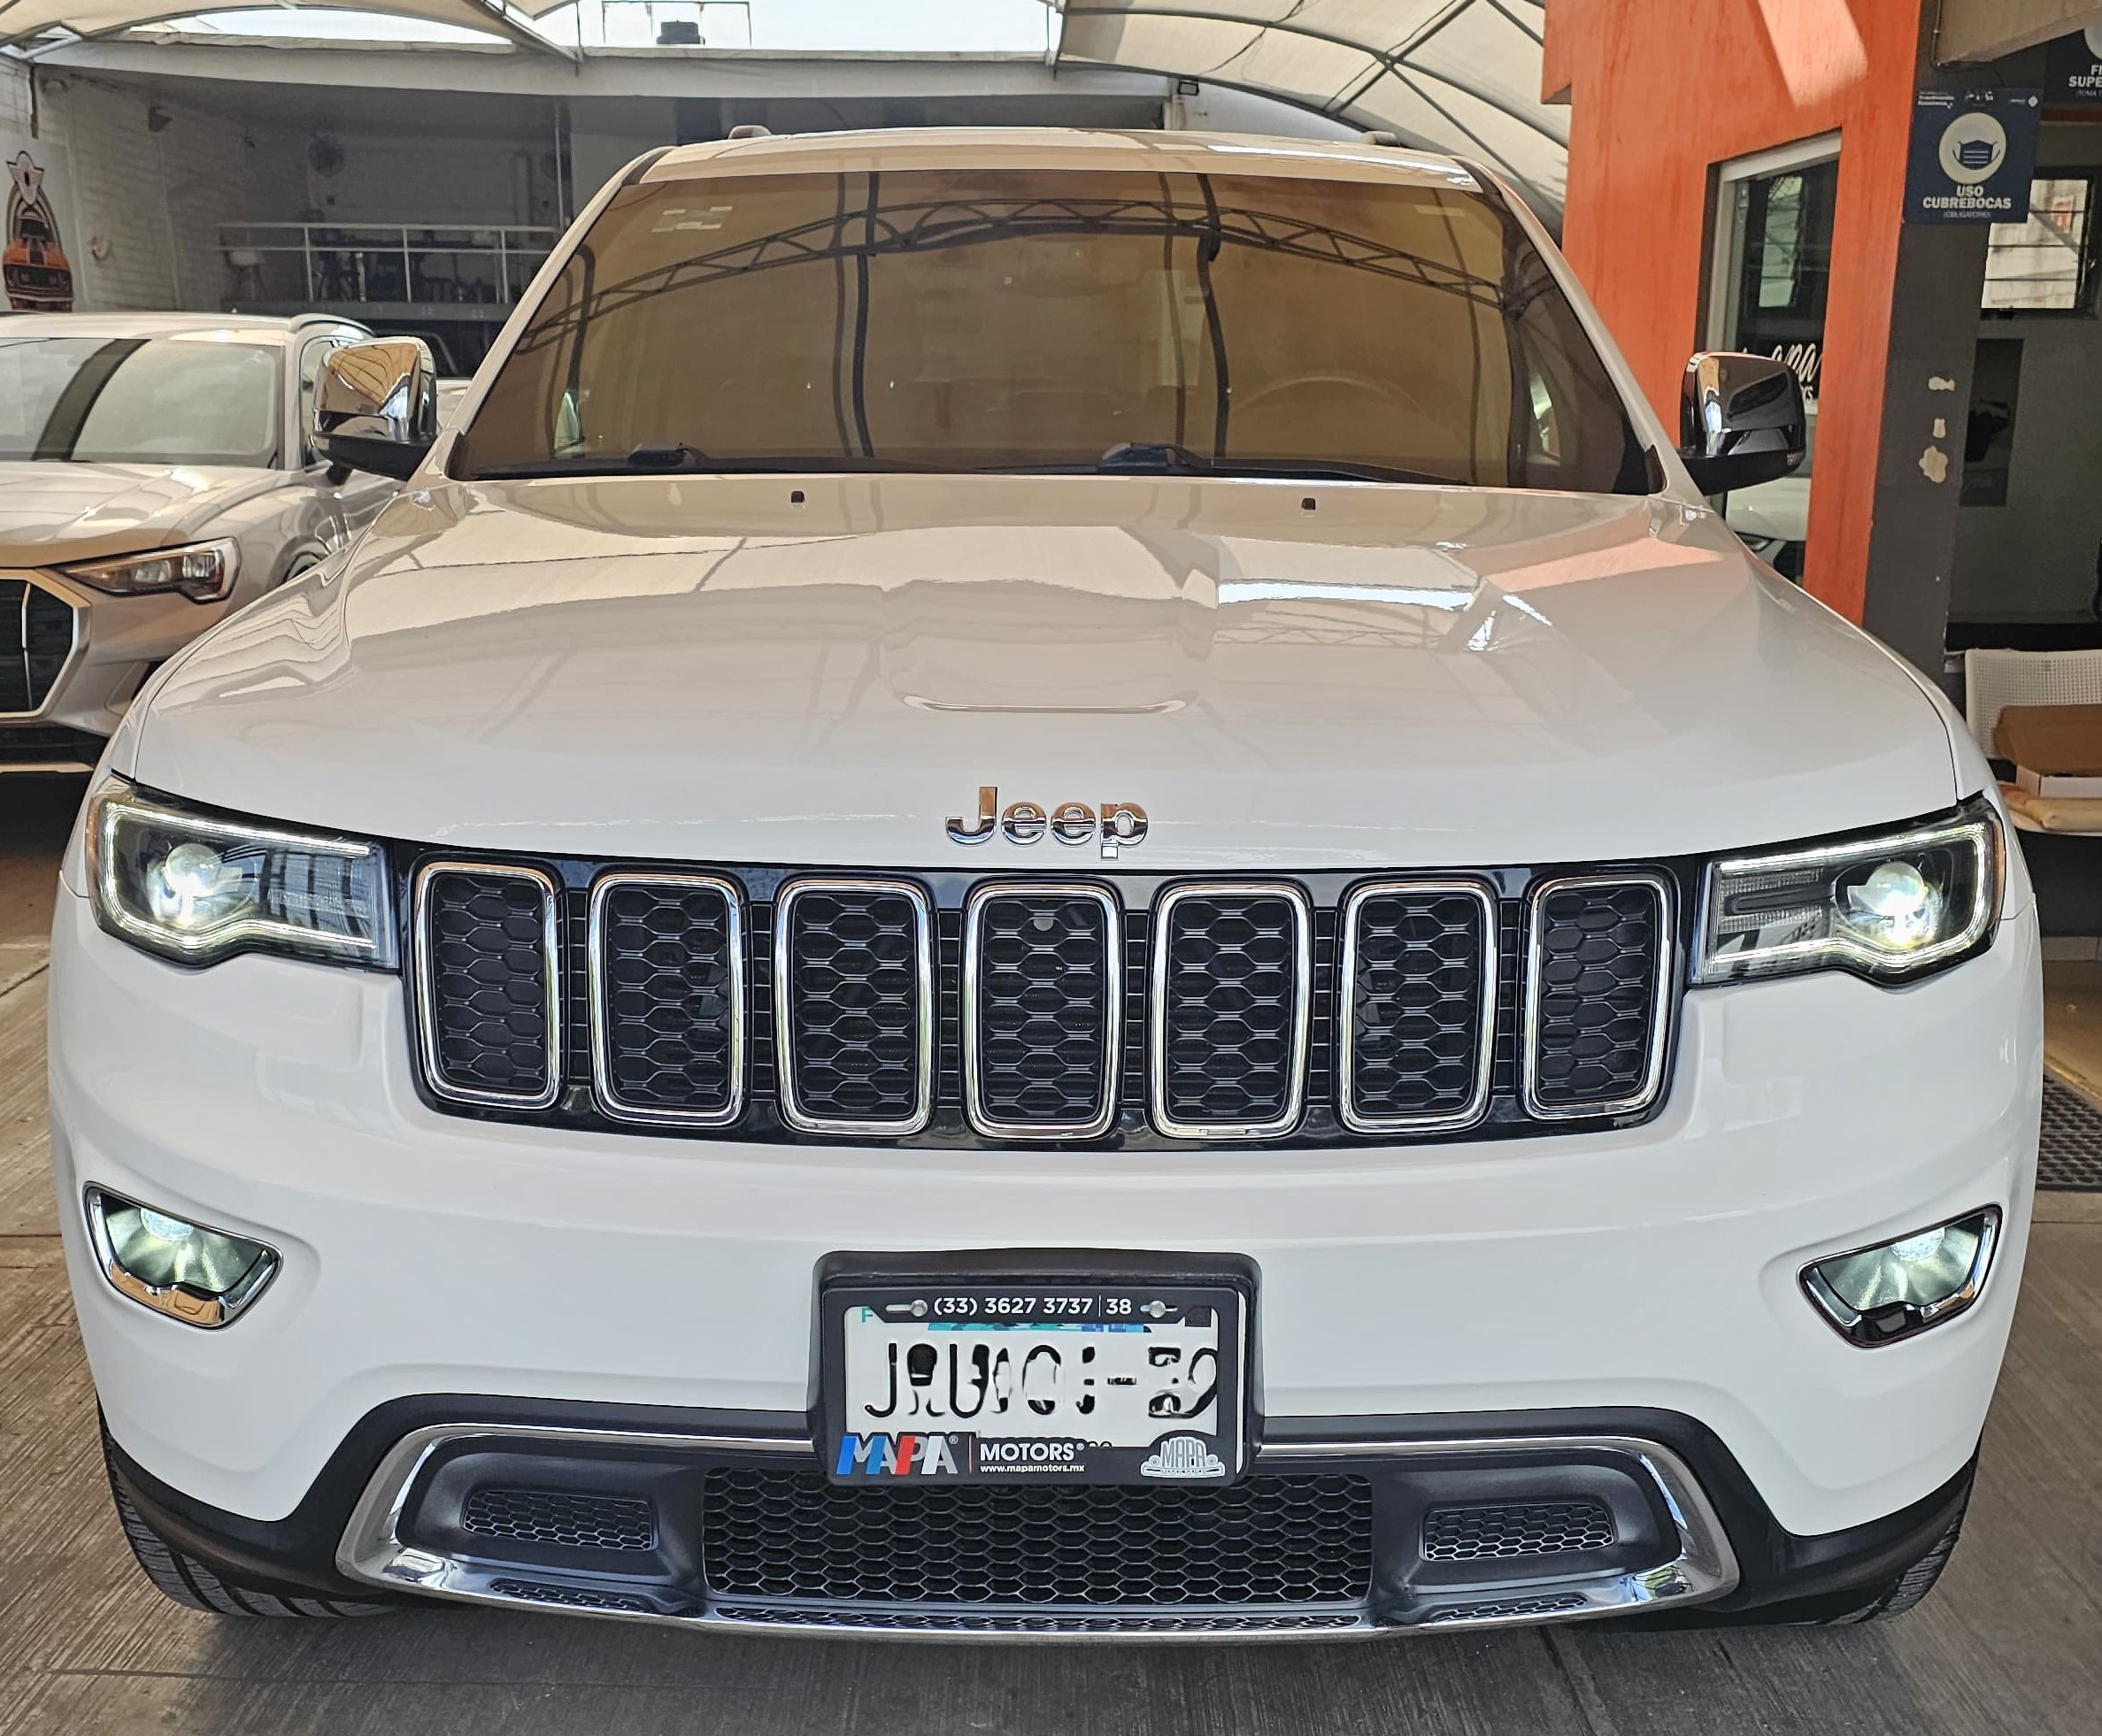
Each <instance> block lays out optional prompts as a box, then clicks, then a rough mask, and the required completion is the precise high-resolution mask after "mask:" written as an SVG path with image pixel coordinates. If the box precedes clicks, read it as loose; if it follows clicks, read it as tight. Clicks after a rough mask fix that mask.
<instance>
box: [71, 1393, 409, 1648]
mask: <svg viewBox="0 0 2102 1736" xmlns="http://www.w3.org/2000/svg"><path fill="white" fill-rule="evenodd" d="M102 1457H103V1467H104V1470H105V1471H107V1472H108V1473H109V1479H110V1499H111V1501H112V1502H114V1503H115V1505H116V1509H117V1523H118V1524H119V1525H122V1526H123V1527H124V1540H125V1541H126V1542H127V1543H128V1544H130V1545H131V1552H132V1555H133V1557H134V1558H135V1560H136V1561H137V1562H138V1563H139V1569H140V1571H142V1573H144V1574H145V1576H146V1577H147V1578H148V1579H150V1580H152V1581H153V1584H154V1587H155V1589H156V1590H158V1592H159V1593H160V1594H161V1595H162V1596H164V1597H166V1598H167V1599H169V1600H170V1601H171V1602H175V1603H180V1604H181V1605H182V1607H183V1608H184V1609H201V1610H204V1612H205V1613H207V1614H209V1615H214V1616H235V1617H264V1618H268V1619H285V1620H312V1619H322V1620H326V1619H331V1618H334V1617H344V1616H377V1615H383V1614H385V1613H386V1611H387V1609H388V1608H389V1606H388V1605H387V1604H384V1603H380V1602H368V1601H367V1600H366V1599H364V1598H356V1597H314V1596H288V1595H285V1594H282V1593H280V1592H270V1591H265V1590H263V1589H261V1588H260V1587H259V1586H249V1585H243V1584H242V1583H241V1582H240V1581H238V1580H236V1579H229V1578H228V1577H227V1575H225V1574H223V1573H220V1572H219V1571H216V1570H215V1569H213V1568H211V1567H208V1566H206V1565H205V1564H204V1563H203V1562H201V1561H199V1560H198V1559H197V1558H196V1556H195V1555H187V1554H185V1553H184V1552H183V1551H182V1550H181V1549H180V1548H177V1547H176V1546H175V1545H174V1544H173V1543H171V1542H169V1541H168V1540H167V1539H166V1538H165V1537H163V1536H162V1535H161V1534H160V1533H159V1532H157V1531H156V1530H154V1529H153V1527H152V1526H151V1525H148V1524H147V1523H146V1520H145V1518H144V1517H143V1516H142V1514H141V1513H140V1511H139V1509H137V1508H136V1507H135V1506H134V1505H133V1504H132V1500H131V1497H130V1496H129V1495H127V1494H125V1492H124V1485H123V1483H122V1482H121V1481H119V1479H118V1476H117V1460H116V1446H115V1443H114V1442H113V1441H112V1440H111V1439H110V1432H109V1430H108V1429H107V1428H106V1427H105V1428H104V1430H103V1432H102Z"/></svg>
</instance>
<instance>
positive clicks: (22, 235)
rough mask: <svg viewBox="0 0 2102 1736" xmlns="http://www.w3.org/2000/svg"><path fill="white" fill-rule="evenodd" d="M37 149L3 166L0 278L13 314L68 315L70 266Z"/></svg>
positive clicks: (15, 153) (23, 151)
mask: <svg viewBox="0 0 2102 1736" xmlns="http://www.w3.org/2000/svg"><path fill="white" fill-rule="evenodd" d="M40 154H41V153H39V152H37V150H36V149H35V146H29V147H26V148H23V149H19V150H14V151H13V152H12V154H11V155H10V156H9V157H8V163H7V228H6V246H5V251H4V255H0V280H4V285H5V288H6V291H7V304H8V306H9V307H11V308H12V309H13V310H14V311H16V312H17V313H70V312H71V311H73V266H72V265H71V264H70V263H69V262H68V261H67V259H66V257H65V241H64V239H63V238H62V237H61V236H60V234H59V233H58V212H57V211H56V209H55V203H54V201H53V199H52V197H51V196H50V194H49V193H47V192H46V191H45V188H44V176H45V165H44V164H43V163H41V162H39V161H38V156H39V155H40Z"/></svg>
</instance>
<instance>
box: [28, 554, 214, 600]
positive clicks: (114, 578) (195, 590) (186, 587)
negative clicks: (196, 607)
mask: <svg viewBox="0 0 2102 1736" xmlns="http://www.w3.org/2000/svg"><path fill="white" fill-rule="evenodd" d="M64 572H65V576H66V577H67V578H68V579H78V580H80V581H81V583H82V584H83V585H92V586H94V588H96V590H98V591H111V592H113V593H115V594H116V595H119V596H136V595H141V594H142V593H144V592H148V591H180V592H181V593H182V595H184V596H186V597H188V598H189V600H190V601H191V602H192V603H217V602H218V601H219V599H220V598H221V597H223V596H225V595H227V592H229V591H231V590H232V589H233V588H234V580H235V578H236V577H237V576H238V575H239V573H240V572H241V549H240V546H239V545H238V544H237V543H235V542H233V541H232V540H231V539H230V538H226V539H221V540H220V541H219V542H191V543H188V544H186V545H185V546H183V547H182V548H180V549H150V550H149V551H148V552H147V553H145V554H142V555H127V556H126V557H124V558H123V559H122V560H115V561H89V562H87V563H86V564H84V565H80V566H69V567H66V568H65V569H64Z"/></svg>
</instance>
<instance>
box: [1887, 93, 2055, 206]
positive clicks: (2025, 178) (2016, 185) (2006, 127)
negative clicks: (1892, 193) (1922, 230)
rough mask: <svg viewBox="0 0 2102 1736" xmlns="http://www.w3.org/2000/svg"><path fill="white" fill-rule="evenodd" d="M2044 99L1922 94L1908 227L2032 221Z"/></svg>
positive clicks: (1916, 113)
mask: <svg viewBox="0 0 2102 1736" xmlns="http://www.w3.org/2000/svg"><path fill="white" fill-rule="evenodd" d="M2043 118H2044V98H2043V93H2042V92H2041V91H2038V90H2035V89H2025V90H2008V89H1988V90H1972V89H1967V88H1963V87H1961V86H1958V85H1930V86H1927V87H1924V88H1921V90H1920V91H1919V93H1918V95H1917V96H1915V97H1914V99H1913V135H1912V149H1911V152H1910V154H1909V156H1908V157H1907V158H1906V169H1905V220H1906V222H1907V223H2020V222H2021V221H2023V220H2024V219H2026V218H2027V217H2028V216H2029V181H2030V180H2031V179H2032V178H2033V176H2034V175H2035V173H2036V168H2037V133H2038V132H2039V131H2040V130H2041V128H2042V126H2043Z"/></svg>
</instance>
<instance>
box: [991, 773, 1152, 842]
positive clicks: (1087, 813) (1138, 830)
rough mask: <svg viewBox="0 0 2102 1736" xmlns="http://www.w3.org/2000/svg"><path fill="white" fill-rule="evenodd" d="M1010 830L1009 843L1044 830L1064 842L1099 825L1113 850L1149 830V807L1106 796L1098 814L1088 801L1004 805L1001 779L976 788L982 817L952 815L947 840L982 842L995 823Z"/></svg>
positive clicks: (1083, 837) (1089, 836) (1084, 836)
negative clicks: (1108, 799)
mask: <svg viewBox="0 0 2102 1736" xmlns="http://www.w3.org/2000/svg"><path fill="white" fill-rule="evenodd" d="M996 826H997V828H998V829H999V830H1000V831H1002V832H1004V833H1006V834H1007V841H1008V842H1009V843H1011V844H1034V843H1036V841H1038V840H1039V839H1041V838H1042V837H1043V834H1044V833H1046V832H1049V833H1051V836H1052V837H1054V838H1056V839H1057V840H1058V841H1059V842H1060V843H1061V844H1074V845H1079V844H1086V843H1089V842H1091V841H1093V839H1094V837H1095V835H1096V832H1097V827H1098V826H1099V828H1100V831H1101V835H1102V853H1103V854H1104V855H1105V856H1114V855H1115V854H1116V853H1117V847H1118V846H1119V845H1120V844H1137V843H1141V842H1143V841H1144V839H1145V836H1146V810H1144V809H1143V808H1142V807H1140V806H1139V805H1138V803H1136V802H1105V803H1103V804H1102V814H1101V818H1099V820H1097V817H1096V813H1095V810H1094V809H1092V808H1090V807H1089V805H1088V804H1087V803H1085V802H1061V803H1059V805H1058V806H1057V807H1055V808H1052V809H1050V810H1045V809H1044V808H1043V806H1042V805H1041V804H1040V803H1035V802H1010V803H1008V804H1007V807H1006V810H1005V812H1003V811H1002V810H1001V808H1000V791H999V788H998V787H997V785H994V784H982V785H980V786H979V789H978V818H976V819H975V820H973V821H968V822H966V820H965V818H964V817H963V816H962V815H961V814H951V815H950V816H949V841H951V843H955V844H982V843H983V842H985V841H986V840H987V839H989V838H990V837H991V836H992V835H993V831H994V828H995V827H996Z"/></svg>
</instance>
